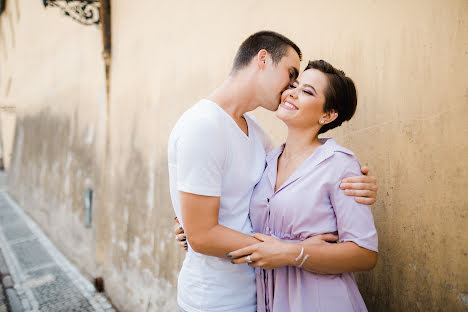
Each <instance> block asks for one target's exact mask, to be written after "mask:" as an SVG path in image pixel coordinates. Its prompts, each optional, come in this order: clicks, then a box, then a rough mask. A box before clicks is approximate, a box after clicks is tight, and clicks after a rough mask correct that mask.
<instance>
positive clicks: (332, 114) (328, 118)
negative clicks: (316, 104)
mask: <svg viewBox="0 0 468 312" xmlns="http://www.w3.org/2000/svg"><path fill="white" fill-rule="evenodd" d="M336 118H338V113H337V112H336V111H335V110H333V109H332V110H331V111H329V112H326V113H325V114H323V115H322V117H321V118H320V120H319V124H320V125H322V126H323V125H326V124H329V123H330V122H332V121H334V120H335V119H336Z"/></svg>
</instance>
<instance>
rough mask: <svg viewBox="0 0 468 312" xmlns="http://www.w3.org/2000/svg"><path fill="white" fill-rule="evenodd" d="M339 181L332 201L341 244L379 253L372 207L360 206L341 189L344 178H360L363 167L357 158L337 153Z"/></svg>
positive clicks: (332, 187) (335, 185)
mask: <svg viewBox="0 0 468 312" xmlns="http://www.w3.org/2000/svg"><path fill="white" fill-rule="evenodd" d="M335 157H336V158H337V159H335V161H336V162H337V167H338V168H342V170H341V173H338V174H337V176H339V179H338V181H337V182H336V183H334V184H333V185H331V190H330V201H331V203H332V205H333V209H334V211H335V215H336V220H337V221H336V222H337V228H338V236H339V240H340V242H354V243H355V244H357V245H358V246H360V247H362V248H366V249H369V250H373V251H375V252H377V251H378V239H377V230H376V229H375V225H374V218H373V216H372V211H371V207H370V206H368V205H363V204H359V203H357V202H356V201H355V200H354V197H352V196H347V195H345V193H344V191H343V190H342V189H340V183H341V180H342V179H343V178H347V177H352V176H359V175H362V173H361V166H360V164H359V161H358V160H357V158H356V157H354V156H352V155H348V154H344V153H336V154H335Z"/></svg>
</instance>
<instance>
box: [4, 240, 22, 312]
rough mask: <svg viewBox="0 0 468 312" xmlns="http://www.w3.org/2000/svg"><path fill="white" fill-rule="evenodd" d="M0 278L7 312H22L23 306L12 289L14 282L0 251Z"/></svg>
mask: <svg viewBox="0 0 468 312" xmlns="http://www.w3.org/2000/svg"><path fill="white" fill-rule="evenodd" d="M0 277H1V284H2V285H3V291H4V292H5V298H6V303H7V306H8V307H9V311H11V312H23V311H24V309H23V305H22V304H21V301H20V299H19V297H18V294H17V293H16V289H15V288H14V282H13V279H12V278H11V275H10V271H9V270H8V267H7V265H6V262H5V259H4V258H3V254H2V250H1V249H0Z"/></svg>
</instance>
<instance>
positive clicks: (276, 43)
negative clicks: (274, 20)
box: [232, 31, 302, 71]
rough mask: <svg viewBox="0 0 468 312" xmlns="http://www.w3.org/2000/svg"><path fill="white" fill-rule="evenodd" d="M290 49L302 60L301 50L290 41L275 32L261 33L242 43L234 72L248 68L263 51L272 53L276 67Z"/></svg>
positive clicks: (233, 67)
mask: <svg viewBox="0 0 468 312" xmlns="http://www.w3.org/2000/svg"><path fill="white" fill-rule="evenodd" d="M288 47H291V48H293V49H294V50H295V51H296V52H297V54H298V55H299V59H302V52H301V50H300V49H299V47H298V46H297V45H296V44H295V43H294V42H292V41H291V40H290V39H288V38H286V37H285V36H283V35H281V34H278V33H276V32H274V31H259V32H257V33H255V34H253V35H251V36H250V37H248V38H247V39H245V41H244V42H242V44H241V45H240V47H239V50H238V51H237V54H236V57H235V58H234V65H233V66H232V70H233V71H236V70H238V69H241V68H242V67H245V66H247V65H248V64H249V63H250V61H251V60H252V58H253V57H254V56H255V55H257V53H258V51H260V50H262V49H265V50H267V51H268V53H270V55H271V58H272V59H273V63H274V64H275V65H276V64H278V63H279V62H280V61H281V59H282V58H283V56H285V55H286V54H287V53H288Z"/></svg>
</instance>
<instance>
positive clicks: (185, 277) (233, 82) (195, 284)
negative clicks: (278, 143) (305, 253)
mask: <svg viewBox="0 0 468 312" xmlns="http://www.w3.org/2000/svg"><path fill="white" fill-rule="evenodd" d="M300 59H301V51H300V49H299V48H298V47H297V46H296V44H294V43H293V42H292V41H291V40H289V39H288V38H286V37H284V36H282V35H280V34H278V33H275V32H269V31H263V32H258V33H255V34H253V35H251V36H250V37H249V38H247V39H246V40H245V41H244V42H243V43H242V45H241V46H240V48H239V50H238V52H237V54H236V57H235V60H234V65H233V69H232V72H231V74H230V75H229V77H228V78H227V79H226V80H225V81H224V82H223V84H222V85H221V86H220V87H219V88H218V89H216V90H215V91H214V92H213V93H212V94H211V95H210V96H209V97H208V98H206V99H203V100H201V101H200V102H198V103H197V104H195V105H194V106H193V107H191V108H190V109H189V110H187V111H186V112H185V113H184V114H183V115H182V117H181V118H180V119H179V120H178V121H177V123H176V125H175V126H174V129H173V130H172V133H171V136H170V138H169V147H168V162H169V179H170V192H171V199H172V203H173V206H174V210H175V213H176V215H177V217H178V219H179V220H180V222H181V225H182V226H183V228H184V230H185V234H186V237H187V241H188V252H187V255H186V258H185V260H184V263H183V266H182V269H181V272H180V274H179V282H178V304H179V307H180V310H181V311H187V312H195V311H196V312H201V311H234V312H249V311H252V312H253V311H256V289H255V274H254V271H253V268H251V267H249V266H248V265H247V264H241V265H233V264H231V262H230V260H229V259H228V258H227V257H226V255H227V254H228V253H229V252H230V251H233V250H237V249H239V248H242V247H246V246H248V245H252V244H255V243H258V241H257V240H256V239H255V238H253V237H252V236H251V231H252V227H251V224H250V220H249V203H250V197H251V195H252V191H253V188H254V186H255V185H256V184H257V182H258V181H259V180H260V177H261V176H262V173H263V170H264V168H265V156H266V153H267V152H268V151H269V150H270V149H271V147H272V143H271V140H270V138H269V136H268V134H266V133H265V132H264V131H263V130H262V128H261V127H260V126H259V124H258V123H257V121H256V120H255V119H254V118H253V117H252V116H251V115H249V114H247V112H249V111H252V110H254V109H256V108H257V107H263V108H265V109H268V110H271V111H275V110H276V109H277V108H278V105H279V103H280V99H281V93H282V92H283V91H284V90H285V89H286V88H287V87H288V86H289V84H290V83H292V82H293V81H294V80H295V79H296V78H297V75H298V72H299V64H300ZM351 182H357V183H354V184H353V183H351V186H350V187H351V188H352V189H353V188H354V189H355V190H348V191H347V194H348V195H350V196H358V197H357V200H358V201H360V202H363V203H367V204H372V203H373V202H375V197H376V184H375V178H374V177H366V176H362V177H355V178H351Z"/></svg>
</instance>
